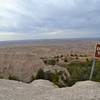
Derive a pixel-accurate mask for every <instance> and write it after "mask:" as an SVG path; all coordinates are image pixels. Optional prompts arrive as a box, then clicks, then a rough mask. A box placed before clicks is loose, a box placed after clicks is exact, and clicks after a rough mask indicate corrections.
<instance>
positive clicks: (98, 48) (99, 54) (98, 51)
mask: <svg viewBox="0 0 100 100" xmlns="http://www.w3.org/2000/svg"><path fill="white" fill-rule="evenodd" d="M95 57H98V58H100V44H97V45H96V52H95Z"/></svg>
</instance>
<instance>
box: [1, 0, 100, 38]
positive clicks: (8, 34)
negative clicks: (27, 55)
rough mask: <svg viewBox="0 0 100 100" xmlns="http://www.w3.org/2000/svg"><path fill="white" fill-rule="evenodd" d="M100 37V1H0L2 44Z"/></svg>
mask: <svg viewBox="0 0 100 100" xmlns="http://www.w3.org/2000/svg"><path fill="white" fill-rule="evenodd" d="M79 37H100V0H0V40H12V39H44V38H47V39H48V38H79Z"/></svg>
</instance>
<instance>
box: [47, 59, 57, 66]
mask: <svg viewBox="0 0 100 100" xmlns="http://www.w3.org/2000/svg"><path fill="white" fill-rule="evenodd" d="M47 62H48V64H49V65H55V64H56V60H55V59H49V60H48V61H47Z"/></svg>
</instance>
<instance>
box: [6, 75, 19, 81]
mask: <svg viewBox="0 0 100 100" xmlns="http://www.w3.org/2000/svg"><path fill="white" fill-rule="evenodd" d="M8 79H9V80H16V81H19V79H18V77H16V76H12V75H9V77H8Z"/></svg>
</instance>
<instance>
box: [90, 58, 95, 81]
mask: <svg viewBox="0 0 100 100" xmlns="http://www.w3.org/2000/svg"><path fill="white" fill-rule="evenodd" d="M94 67H95V57H94V58H93V65H92V68H91V73H90V77H89V80H91V79H92V76H93V72H94Z"/></svg>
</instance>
